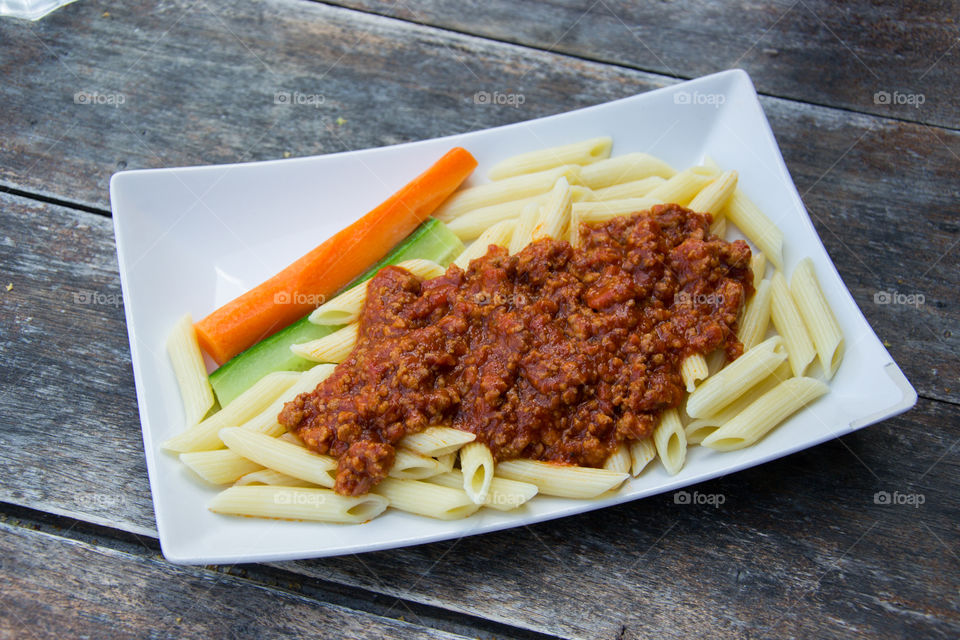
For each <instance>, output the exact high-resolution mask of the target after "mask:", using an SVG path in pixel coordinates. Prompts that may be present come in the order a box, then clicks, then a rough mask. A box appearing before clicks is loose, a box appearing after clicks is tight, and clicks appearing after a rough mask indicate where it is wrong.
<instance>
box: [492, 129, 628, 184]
mask: <svg viewBox="0 0 960 640" xmlns="http://www.w3.org/2000/svg"><path fill="white" fill-rule="evenodd" d="M612 147H613V138H611V137H609V136H603V137H602V138H591V139H589V140H582V141H580V142H574V143H572V144H565V145H560V146H558V147H550V148H547V149H538V150H537V151H530V152H528V153H521V154H519V155H516V156H513V157H511V158H507V159H506V160H502V161H500V162H498V163H497V164H495V165H493V167H492V168H491V169H490V171H489V173H488V174H487V176H489V178H490V179H491V180H503V179H504V178H510V177H512V176H516V175H520V174H524V173H534V172H537V171H544V170H546V169H552V168H554V167H558V166H561V165H566V164H581V165H583V164H590V163H592V162H596V161H598V160H603V159H605V158H609V157H610V149H611V148H612Z"/></svg>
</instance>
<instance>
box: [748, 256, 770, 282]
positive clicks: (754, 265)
mask: <svg viewBox="0 0 960 640" xmlns="http://www.w3.org/2000/svg"><path fill="white" fill-rule="evenodd" d="M750 270H751V271H752V272H753V286H755V287H756V286H757V283H758V282H760V281H761V280H763V279H764V277H765V276H766V274H767V258H766V257H765V256H764V255H763V252H762V251H753V252H751V254H750Z"/></svg>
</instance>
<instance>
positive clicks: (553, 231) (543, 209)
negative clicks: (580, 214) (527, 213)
mask: <svg viewBox="0 0 960 640" xmlns="http://www.w3.org/2000/svg"><path fill="white" fill-rule="evenodd" d="M572 202H573V192H572V191H571V190H570V184H569V183H568V182H567V179H566V178H560V179H559V180H557V183H556V184H555V185H553V189H551V190H550V193H548V194H547V198H546V200H545V201H544V202H543V204H542V205H540V215H539V217H538V219H537V222H536V224H535V225H534V227H533V231H532V232H531V234H530V235H531V238H532V239H533V240H539V239H540V238H554V239H560V238H562V237H563V235H564V233H565V232H566V230H567V226H568V225H569V224H570V205H571V203H572Z"/></svg>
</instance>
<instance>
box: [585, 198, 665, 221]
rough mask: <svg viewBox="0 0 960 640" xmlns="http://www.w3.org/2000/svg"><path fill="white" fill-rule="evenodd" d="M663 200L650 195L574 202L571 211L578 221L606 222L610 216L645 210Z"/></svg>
mask: <svg viewBox="0 0 960 640" xmlns="http://www.w3.org/2000/svg"><path fill="white" fill-rule="evenodd" d="M658 204H663V201H661V200H658V199H656V198H652V197H643V198H627V199H624V200H604V201H600V202H596V201H584V202H574V203H573V205H572V207H571V212H572V213H574V215H576V217H577V218H578V222H581V223H586V224H596V223H598V222H606V221H607V220H610V219H611V218H616V217H618V216H625V215H628V214H631V213H636V212H638V211H646V210H648V209H650V207H653V206H655V205H658Z"/></svg>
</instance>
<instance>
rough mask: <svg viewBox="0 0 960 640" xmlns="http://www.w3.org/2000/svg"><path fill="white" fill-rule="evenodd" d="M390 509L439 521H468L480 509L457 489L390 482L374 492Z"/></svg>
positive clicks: (424, 483) (405, 482) (374, 489)
mask: <svg viewBox="0 0 960 640" xmlns="http://www.w3.org/2000/svg"><path fill="white" fill-rule="evenodd" d="M373 491H374V493H376V494H377V495H380V496H383V497H384V498H386V499H387V500H388V501H389V503H390V506H391V507H393V508H394V509H399V510H400V511H408V512H410V513H415V514H417V515H421V516H427V517H429V518H437V519H439V520H457V519H459V518H466V517H467V516H469V515H470V514H471V513H474V512H475V511H476V510H477V509H479V508H480V505H478V504H476V503H474V502H473V501H472V500H471V499H470V498H469V497H468V496H467V494H466V493H464V491H463V489H462V488H461V489H453V488H449V487H444V486H441V485H438V484H433V483H431V482H423V481H421V480H398V479H397V478H387V479H385V480H383V481H381V482H380V484H378V485H376V486H375V487H374V488H373Z"/></svg>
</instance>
